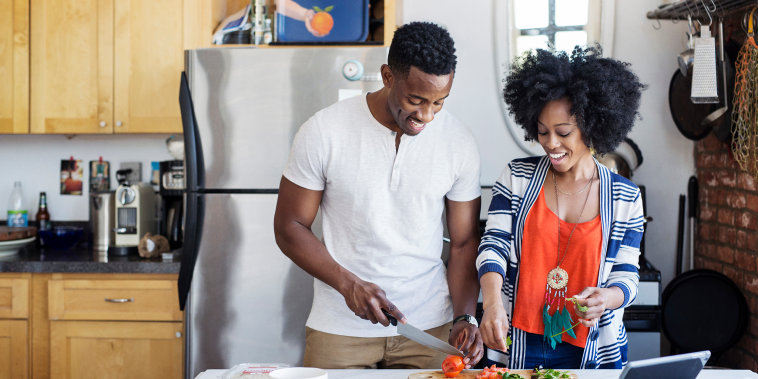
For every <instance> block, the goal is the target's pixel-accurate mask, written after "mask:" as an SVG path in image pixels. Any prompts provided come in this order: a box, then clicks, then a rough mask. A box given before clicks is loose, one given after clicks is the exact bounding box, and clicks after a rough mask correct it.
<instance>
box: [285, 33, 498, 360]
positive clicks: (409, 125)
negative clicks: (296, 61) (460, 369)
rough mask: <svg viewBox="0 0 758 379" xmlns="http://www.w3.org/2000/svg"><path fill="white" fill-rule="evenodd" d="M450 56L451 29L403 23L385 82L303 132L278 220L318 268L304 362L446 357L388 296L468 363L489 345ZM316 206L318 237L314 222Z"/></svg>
mask: <svg viewBox="0 0 758 379" xmlns="http://www.w3.org/2000/svg"><path fill="white" fill-rule="evenodd" d="M455 64H456V57H455V48H454V46H453V40H452V39H451V38H450V35H449V34H448V33H447V31H445V30H444V29H442V28H440V27H439V26H437V25H434V24H431V23H420V22H414V23H411V24H408V25H405V26H403V27H401V28H399V29H398V30H397V31H396V32H395V36H394V38H393V40H392V44H391V46H390V51H389V56H388V64H385V65H382V67H381V74H382V81H383V83H384V87H383V88H382V89H381V90H379V91H377V92H374V93H370V94H368V95H367V96H365V97H363V96H357V97H354V98H350V99H346V100H343V101H341V102H338V103H336V104H334V105H331V106H329V107H327V108H325V109H323V110H321V111H319V112H318V113H316V114H315V115H314V116H313V117H311V118H310V119H309V120H308V121H306V122H305V124H303V126H302V127H301V128H300V130H299V131H298V134H297V136H296V137H295V141H294V143H293V146H292V151H291V155H290V160H289V162H288V164H287V167H286V168H285V170H284V175H283V177H282V181H281V184H280V187H279V200H278V202H277V206H276V214H275V216H274V230H275V233H276V240H277V243H278V245H279V247H280V248H281V250H282V251H283V252H284V254H286V255H287V256H288V257H289V258H290V259H292V260H293V261H294V262H295V263H296V264H297V265H298V266H300V267H301V268H303V269H304V270H305V271H307V272H308V273H310V274H311V275H313V276H314V277H315V278H316V279H317V280H316V281H315V284H314V298H313V307H312V309H311V313H310V315H309V317H308V321H307V322H306V326H307V329H306V347H305V365H306V366H316V367H322V368H373V367H381V368H439V367H440V364H441V362H442V360H443V359H444V358H445V354H444V353H439V352H437V351H435V350H432V349H429V348H427V347H424V346H422V345H419V344H417V343H416V342H413V341H410V340H408V339H407V338H405V337H402V336H398V335H397V334H396V330H395V328H385V327H386V326H388V325H389V320H388V319H387V317H386V316H385V315H384V314H383V312H382V311H383V310H384V311H386V312H388V313H389V314H391V315H392V316H394V317H395V318H397V319H398V320H399V321H400V322H402V323H406V322H410V323H411V324H413V325H414V326H416V327H419V328H422V329H425V330H426V331H427V332H429V333H430V334H433V335H435V336H437V337H438V338H440V339H442V340H448V341H449V342H450V343H451V344H452V345H454V346H457V347H459V349H460V350H462V351H464V352H466V353H467V354H466V357H465V358H464V362H465V363H466V364H467V366H468V367H470V366H472V365H474V364H475V363H476V362H478V361H479V359H480V358H481V357H482V354H483V348H482V342H481V335H480V334H479V331H478V328H477V325H476V319H474V318H473V317H468V316H467V315H469V316H470V315H473V314H474V312H475V308H476V300H477V297H478V294H479V284H478V283H477V273H476V269H475V268H474V263H475V260H476V254H477V247H478V242H479V232H478V218H479V206H480V196H481V188H480V186H479V154H478V151H477V148H476V143H475V141H474V139H473V136H472V135H471V133H470V131H468V130H467V129H466V128H465V127H464V126H463V125H462V124H461V123H460V122H459V121H458V120H456V119H455V118H454V117H453V116H452V115H450V114H449V113H447V112H446V111H442V105H443V103H444V101H445V99H446V98H447V97H448V95H449V93H450V88H451V87H452V84H453V76H454V74H455ZM319 206H320V207H321V212H322V217H323V232H324V236H323V243H322V242H321V241H319V240H318V238H317V237H316V236H315V235H314V234H313V233H312V232H311V224H312V223H313V220H314V218H315V217H316V212H317V211H318V209H319ZM443 210H445V211H446V216H447V224H448V231H449V234H450V258H449V260H448V264H447V269H446V268H445V265H444V263H443V262H442V260H441V258H440V255H441V251H442V230H443V225H442V214H443V213H442V212H443ZM365 320H368V321H370V323H369V322H366V321H365ZM451 320H454V321H456V322H451ZM376 324H381V325H382V326H380V325H376Z"/></svg>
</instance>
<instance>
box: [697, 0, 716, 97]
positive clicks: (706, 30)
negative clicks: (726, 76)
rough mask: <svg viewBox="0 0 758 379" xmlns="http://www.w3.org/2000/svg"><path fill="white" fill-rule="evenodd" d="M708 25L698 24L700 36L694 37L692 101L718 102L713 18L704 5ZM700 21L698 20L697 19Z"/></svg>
mask: <svg viewBox="0 0 758 379" xmlns="http://www.w3.org/2000/svg"><path fill="white" fill-rule="evenodd" d="M705 14H706V15H708V20H709V22H708V25H703V24H702V23H701V25H700V37H698V38H695V61H694V62H693V63H692V92H691V93H690V99H692V102H693V103H697V104H701V103H718V102H719V96H718V89H717V88H718V81H717V79H716V40H715V39H714V38H713V37H712V36H711V30H710V26H711V24H713V18H712V17H711V13H710V12H709V11H708V7H705ZM698 22H700V21H698Z"/></svg>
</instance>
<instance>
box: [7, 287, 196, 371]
mask: <svg viewBox="0 0 758 379" xmlns="http://www.w3.org/2000/svg"><path fill="white" fill-rule="evenodd" d="M3 275H7V274H3V273H0V379H3V378H6V377H8V378H29V377H31V378H34V379H42V378H52V379H56V378H71V379H74V378H75V379H79V378H83V379H86V378H97V379H108V378H119V379H121V378H124V379H125V378H162V379H163V378H167V379H168V378H176V379H180V378H183V376H184V342H185V339H184V315H183V313H182V312H180V311H179V304H178V296H177V289H176V277H177V276H176V275H175V274H74V273H71V274H69V273H66V274H62V273H53V274H49V273H34V274H30V277H31V286H30V288H29V291H28V292H29V296H28V297H29V298H30V304H31V306H30V308H29V312H28V314H29V315H28V321H27V320H7V321H6V320H3V316H2V311H3V308H2V303H3V299H4V297H5V296H4V295H3V287H2V283H3V281H2V280H3V278H4V276H3ZM6 323H8V324H6ZM14 323H15V324H14ZM6 325H7V326H6ZM7 334H8V335H10V337H5V336H6V335H7ZM6 339H7V341H6ZM6 362H13V363H10V364H9V363H6ZM8 367H10V369H8ZM8 370H10V371H8ZM14 370H16V371H14ZM6 372H10V374H6ZM4 375H5V376H4Z"/></svg>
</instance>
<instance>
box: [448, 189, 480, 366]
mask: <svg viewBox="0 0 758 379" xmlns="http://www.w3.org/2000/svg"><path fill="white" fill-rule="evenodd" d="M480 206H481V198H478V197H477V198H476V199H474V200H471V201H452V200H448V199H445V208H446V209H445V212H446V215H447V229H448V233H450V258H449V259H448V262H447V283H448V287H449V288H450V297H451V298H452V301H453V313H454V315H455V316H460V315H463V314H470V315H475V314H476V303H477V299H478V297H479V279H478V277H477V272H476V255H477V249H478V248H479V209H480ZM449 342H450V343H451V344H453V345H455V346H457V347H459V348H461V349H462V350H464V351H467V355H466V358H467V359H468V362H467V366H469V367H470V366H473V365H474V364H476V362H478V361H479V360H480V359H481V358H482V355H483V354H484V349H483V347H482V339H481V335H480V334H479V331H478V328H476V327H475V326H474V325H471V324H469V323H467V322H463V321H461V322H457V323H455V324H454V325H453V330H452V331H451V333H450V340H449Z"/></svg>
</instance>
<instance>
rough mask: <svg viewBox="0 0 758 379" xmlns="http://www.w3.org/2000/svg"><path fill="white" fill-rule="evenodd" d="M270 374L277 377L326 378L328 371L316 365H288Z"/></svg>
mask: <svg viewBox="0 0 758 379" xmlns="http://www.w3.org/2000/svg"><path fill="white" fill-rule="evenodd" d="M268 375H269V376H270V377H272V378H276V379H326V378H327V375H326V371H325V370H322V369H320V368H315V367H288V368H280V369H278V370H274V371H271V372H270V373H268Z"/></svg>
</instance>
